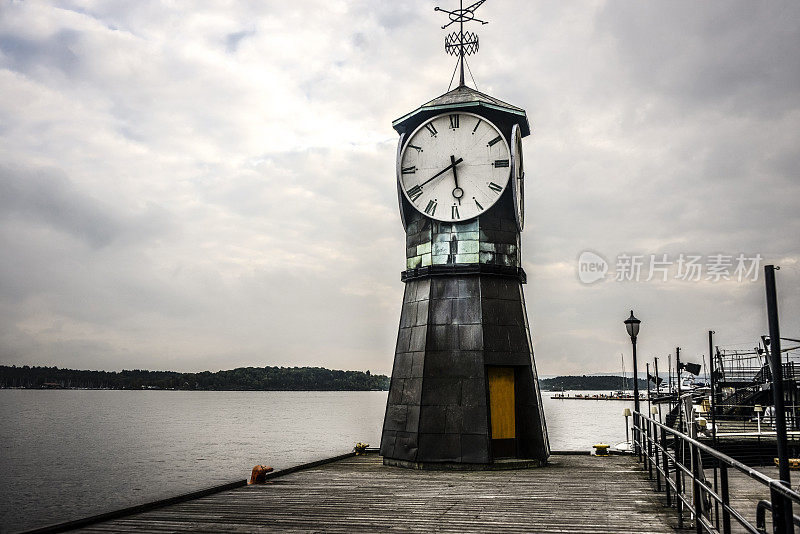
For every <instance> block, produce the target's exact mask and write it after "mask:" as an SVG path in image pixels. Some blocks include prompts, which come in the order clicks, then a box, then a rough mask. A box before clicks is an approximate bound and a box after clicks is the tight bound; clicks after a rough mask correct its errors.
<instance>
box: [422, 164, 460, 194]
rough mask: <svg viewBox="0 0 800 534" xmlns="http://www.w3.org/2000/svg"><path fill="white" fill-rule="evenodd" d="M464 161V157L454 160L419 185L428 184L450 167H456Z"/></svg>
mask: <svg viewBox="0 0 800 534" xmlns="http://www.w3.org/2000/svg"><path fill="white" fill-rule="evenodd" d="M462 161H464V158H458V159H457V160H455V161H453V162H452V163H451V164H450V165H448V166H447V167H445V168H444V169H442V170H441V171H439V172H437V173H436V174H434V175H433V176H431V177H430V178H428V179H427V180H425V181H424V182H422V183H421V184H419V186H420V187H422V186H423V185H425V184H427V183H428V182H430V181H431V180H433V179H434V178H438V177H439V176H441V175H443V174H444V173H446V172H447V171H449V170H450V169H455V168H456V165H458V164H459V163H461V162H462Z"/></svg>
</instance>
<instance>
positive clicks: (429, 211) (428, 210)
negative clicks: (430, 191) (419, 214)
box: [425, 200, 436, 217]
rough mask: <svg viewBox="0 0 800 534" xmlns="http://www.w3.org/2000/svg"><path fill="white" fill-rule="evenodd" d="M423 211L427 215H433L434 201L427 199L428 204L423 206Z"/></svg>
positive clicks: (434, 211)
mask: <svg viewBox="0 0 800 534" xmlns="http://www.w3.org/2000/svg"><path fill="white" fill-rule="evenodd" d="M425 213H427V214H428V215H430V216H431V217H433V215H434V214H435V213H436V201H435V200H430V201H428V205H427V206H426V207H425Z"/></svg>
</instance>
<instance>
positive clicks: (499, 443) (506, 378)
mask: <svg viewBox="0 0 800 534" xmlns="http://www.w3.org/2000/svg"><path fill="white" fill-rule="evenodd" d="M488 376H489V413H490V418H491V421H492V452H493V454H494V456H495V457H507V456H514V453H515V452H516V451H515V449H516V443H515V439H516V437H517V420H516V413H515V412H516V406H515V402H514V368H513V367H489V368H488Z"/></svg>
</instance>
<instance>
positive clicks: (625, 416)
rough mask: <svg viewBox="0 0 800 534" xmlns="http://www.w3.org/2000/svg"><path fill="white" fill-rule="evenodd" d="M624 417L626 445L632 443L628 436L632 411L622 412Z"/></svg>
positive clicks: (628, 409) (626, 409) (625, 410)
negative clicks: (629, 418)
mask: <svg viewBox="0 0 800 534" xmlns="http://www.w3.org/2000/svg"><path fill="white" fill-rule="evenodd" d="M622 416H623V417H624V418H625V443H630V442H631V436H630V434H628V417H630V416H631V409H630V408H625V409H624V410H622Z"/></svg>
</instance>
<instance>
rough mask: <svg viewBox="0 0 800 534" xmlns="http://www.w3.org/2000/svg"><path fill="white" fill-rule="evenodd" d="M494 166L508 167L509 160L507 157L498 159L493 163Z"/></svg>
mask: <svg viewBox="0 0 800 534" xmlns="http://www.w3.org/2000/svg"><path fill="white" fill-rule="evenodd" d="M492 166H493V167H508V160H507V159H496V160H494V163H492Z"/></svg>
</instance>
